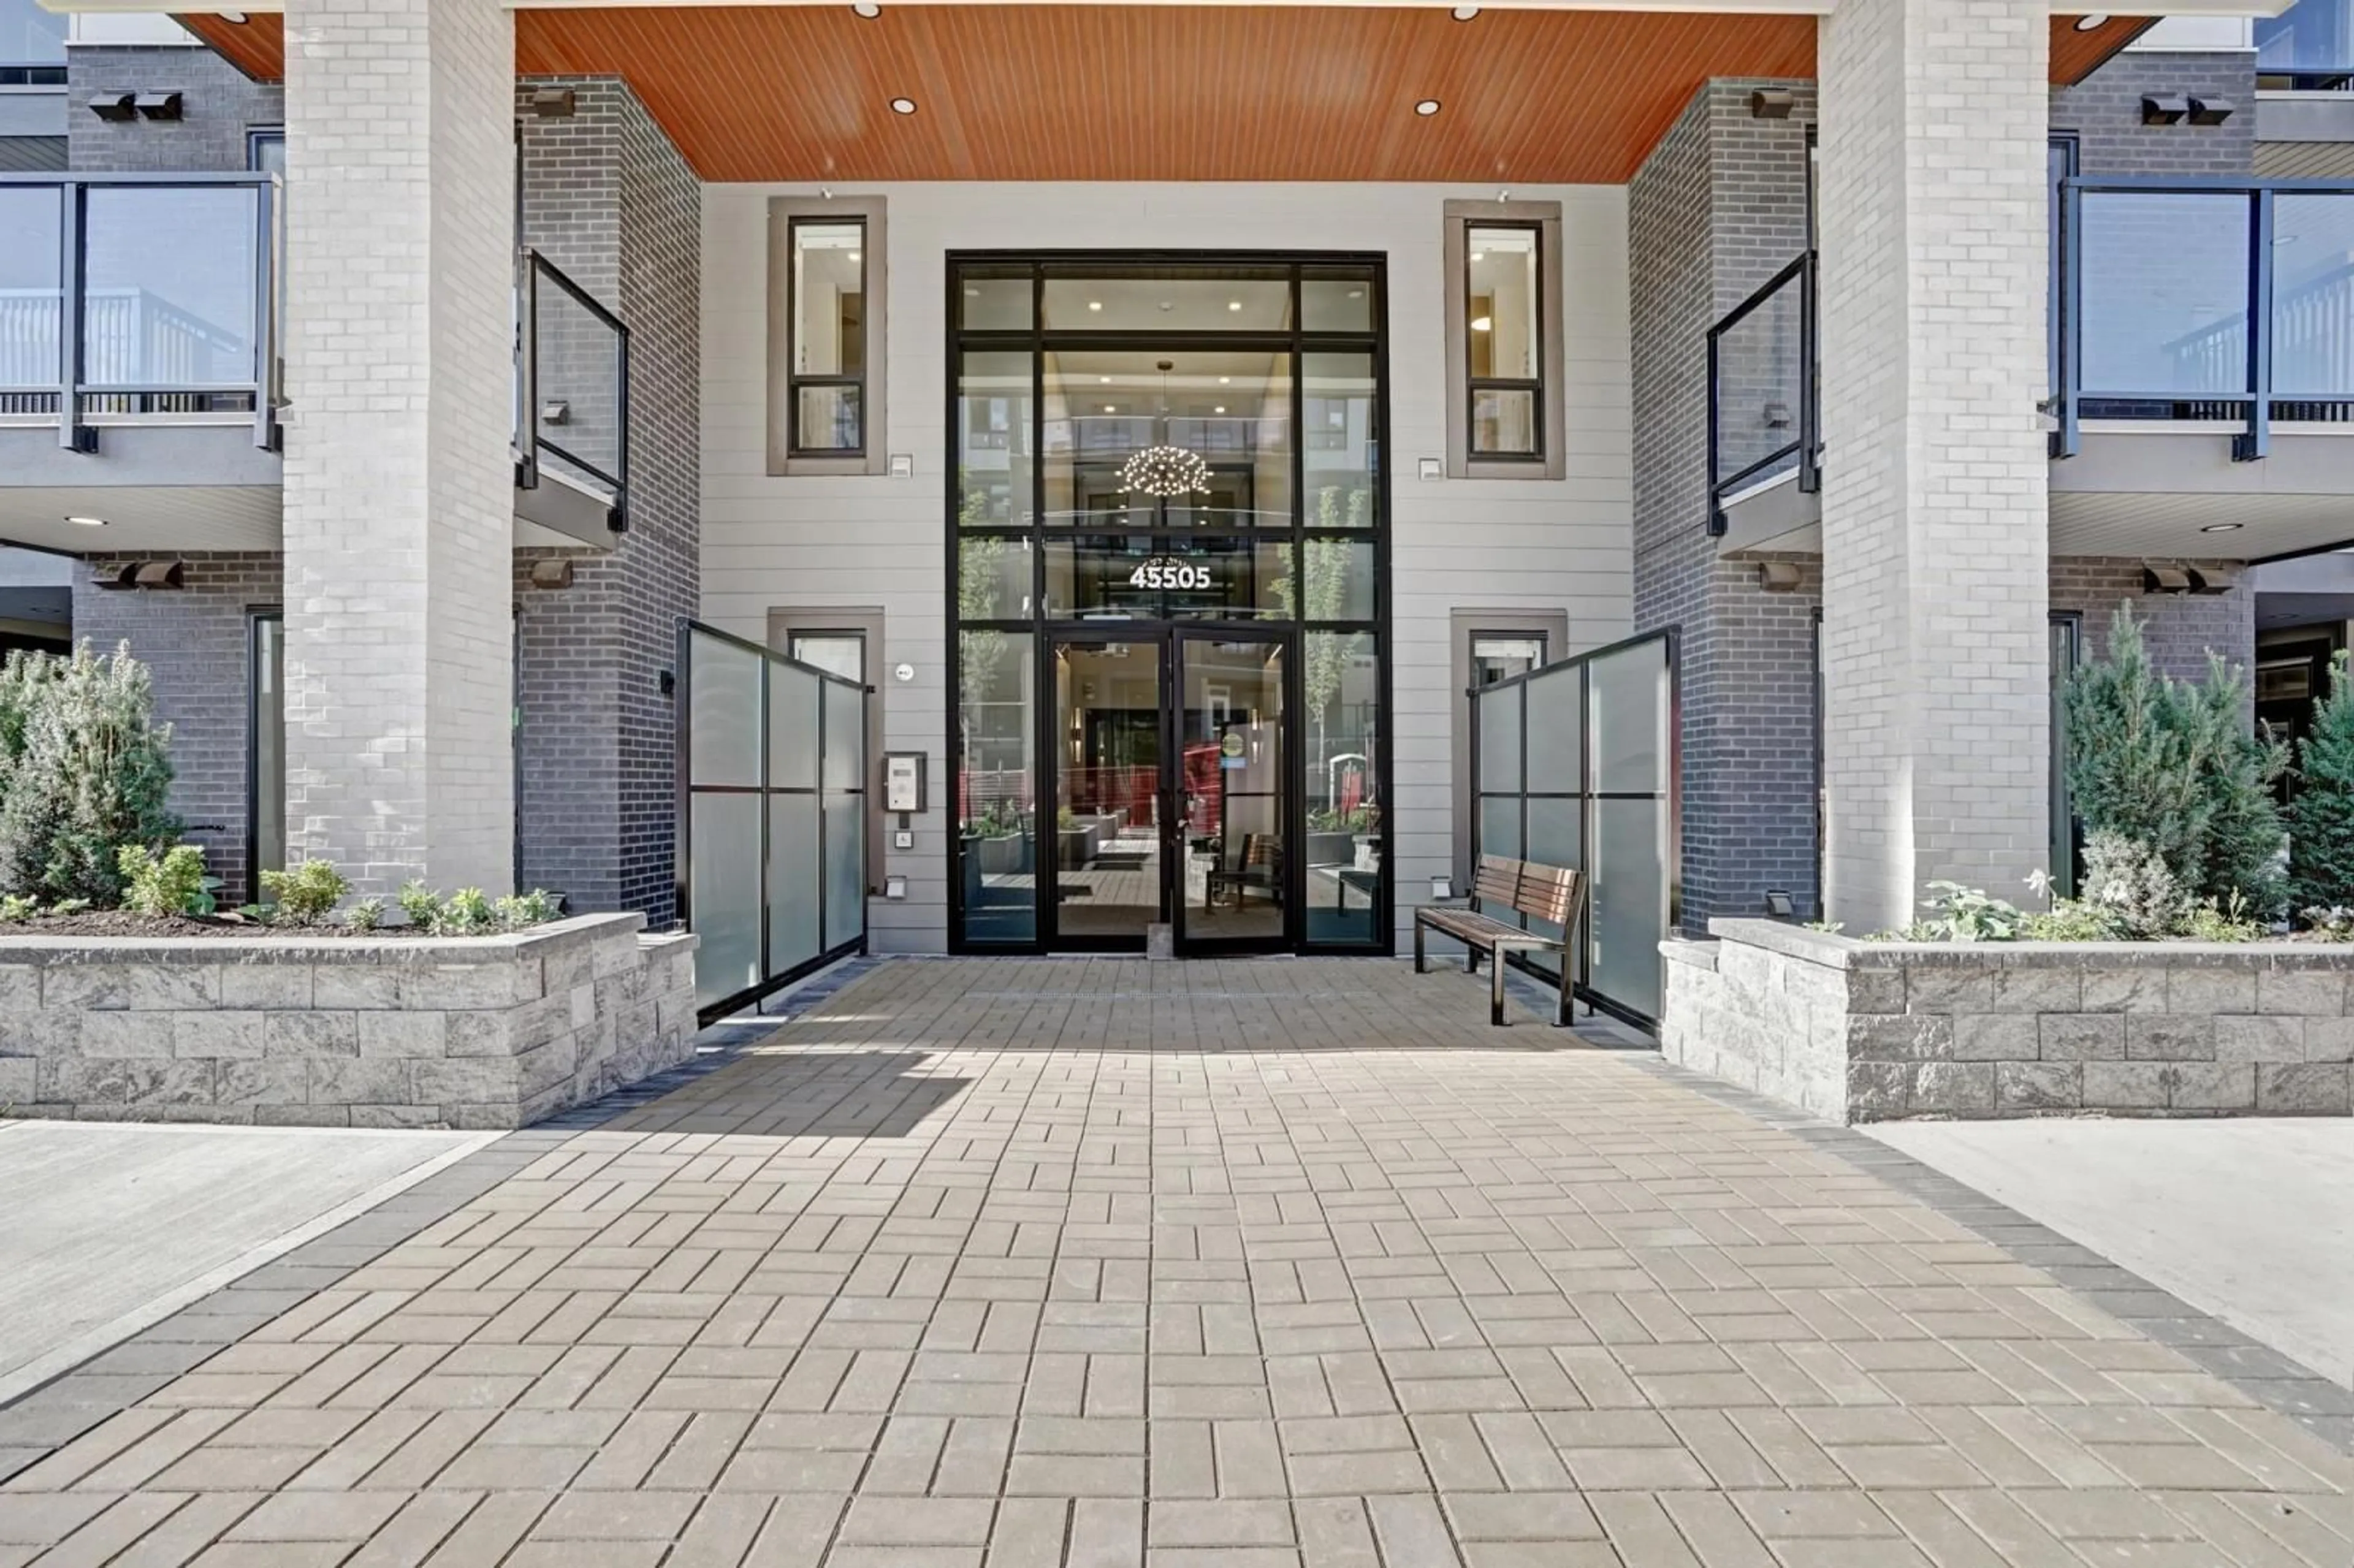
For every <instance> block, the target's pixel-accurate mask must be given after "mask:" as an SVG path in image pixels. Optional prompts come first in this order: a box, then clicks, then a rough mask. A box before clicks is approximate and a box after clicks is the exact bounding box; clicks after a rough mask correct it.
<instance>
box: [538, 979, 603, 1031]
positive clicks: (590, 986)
mask: <svg viewBox="0 0 2354 1568" xmlns="http://www.w3.org/2000/svg"><path fill="white" fill-rule="evenodd" d="M547 994H548V996H549V998H550V999H551V1000H552V999H554V998H556V997H558V996H562V997H568V998H569V999H570V1000H571V1003H572V1027H573V1028H574V1029H576V1030H580V1029H586V1028H588V1026H589V1025H590V1024H592V1023H594V1022H597V982H596V981H595V980H584V981H583V982H581V983H580V984H578V985H576V986H574V987H572V988H571V989H570V990H569V991H554V990H551V991H549V992H548V993H547Z"/></svg>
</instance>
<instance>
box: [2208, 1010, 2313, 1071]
mask: <svg viewBox="0 0 2354 1568" xmlns="http://www.w3.org/2000/svg"><path fill="white" fill-rule="evenodd" d="M2305 1030H2306V1020H2305V1019H2303V1018H2301V1017H2295V1016H2286V1015H2273V1016H2267V1015H2264V1014H2257V1013H2240V1012H2225V1013H2219V1014H2217V1016H2216V1019H2215V1060H2217V1061H2218V1062H2232V1063H2240V1062H2302V1061H2304V1060H2305Z"/></svg>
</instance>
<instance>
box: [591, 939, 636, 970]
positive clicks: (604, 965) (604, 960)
mask: <svg viewBox="0 0 2354 1568" xmlns="http://www.w3.org/2000/svg"><path fill="white" fill-rule="evenodd" d="M593 950H594V953H595V955H596V956H595V958H594V959H592V960H591V961H592V962H593V963H594V965H595V966H596V968H595V972H596V975H597V978H599V980H601V979H603V978H604V977H605V976H607V975H620V974H628V973H629V972H630V971H631V970H632V969H636V968H638V934H637V933H636V932H634V931H631V932H626V933H624V934H622V935H620V936H618V937H599V938H598V939H597V941H596V944H595V947H594V949H593Z"/></svg>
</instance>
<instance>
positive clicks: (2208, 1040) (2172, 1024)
mask: <svg viewBox="0 0 2354 1568" xmlns="http://www.w3.org/2000/svg"><path fill="white" fill-rule="evenodd" d="M2248 994H2249V996H2250V997H2251V998H2253V996H2254V995H2255V987H2254V986H2253V985H2251V986H2250V987H2249V988H2248ZM2126 1059H2127V1060H2129V1061H2136V1062H2211V1061H2213V1060H2214V1059H2215V1020H2214V1019H2213V1018H2212V1017H2211V1016H2207V1015H2198V1016H2190V1017H2178V1016H2176V1015H2175V1014H2172V1013H2152V1012H2136V1013H2128V1014H2127V1015H2126Z"/></svg>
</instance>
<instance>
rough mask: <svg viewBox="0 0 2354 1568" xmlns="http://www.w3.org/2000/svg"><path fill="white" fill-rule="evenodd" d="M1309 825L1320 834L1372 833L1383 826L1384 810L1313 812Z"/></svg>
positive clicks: (1356, 809) (1369, 808) (1374, 807)
mask: <svg viewBox="0 0 2354 1568" xmlns="http://www.w3.org/2000/svg"><path fill="white" fill-rule="evenodd" d="M1308 825H1309V826H1310V827H1311V828H1313V829H1315V830H1316V831H1317V832H1320V833H1370V832H1375V831H1377V830H1378V829H1379V828H1380V827H1381V825H1382V809H1381V808H1380V807H1379V806H1354V807H1352V808H1350V809H1349V810H1345V811H1341V810H1326V811H1311V812H1310V813H1309V816H1308Z"/></svg>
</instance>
